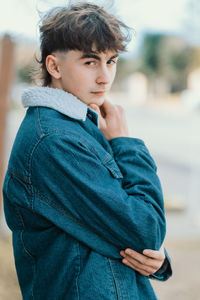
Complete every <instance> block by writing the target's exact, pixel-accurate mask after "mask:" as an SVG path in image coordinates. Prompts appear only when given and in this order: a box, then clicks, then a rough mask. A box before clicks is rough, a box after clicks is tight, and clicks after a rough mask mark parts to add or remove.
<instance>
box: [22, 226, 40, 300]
mask: <svg viewBox="0 0 200 300" xmlns="http://www.w3.org/2000/svg"><path fill="white" fill-rule="evenodd" d="M23 232H24V230H22V231H21V234H20V239H21V243H22V246H23V249H24V251H25V252H26V254H27V255H28V256H29V257H30V258H31V260H32V261H33V268H34V275H35V270H36V265H35V258H34V257H33V255H32V254H31V253H30V252H29V251H28V250H27V249H26V247H25V245H24V240H23ZM34 277H35V276H34ZM33 286H34V283H32V288H31V295H32V297H33V299H34V294H33Z"/></svg>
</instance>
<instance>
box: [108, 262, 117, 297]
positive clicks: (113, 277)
mask: <svg viewBox="0 0 200 300" xmlns="http://www.w3.org/2000/svg"><path fill="white" fill-rule="evenodd" d="M108 262H109V265H110V269H111V273H112V279H113V282H114V287H115V293H116V297H117V300H120V299H119V293H118V286H117V281H116V279H115V275H114V272H113V269H112V265H111V262H110V258H108Z"/></svg>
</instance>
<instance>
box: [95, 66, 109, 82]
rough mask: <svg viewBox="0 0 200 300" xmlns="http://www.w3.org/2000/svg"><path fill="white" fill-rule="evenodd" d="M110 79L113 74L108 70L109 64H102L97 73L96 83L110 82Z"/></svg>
mask: <svg viewBox="0 0 200 300" xmlns="http://www.w3.org/2000/svg"><path fill="white" fill-rule="evenodd" d="M110 80H111V74H110V72H109V70H108V67H107V65H105V66H101V68H100V69H99V71H98V74H97V78H96V83H98V84H109V83H110Z"/></svg>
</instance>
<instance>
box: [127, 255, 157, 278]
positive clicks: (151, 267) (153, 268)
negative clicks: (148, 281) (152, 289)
mask: <svg viewBox="0 0 200 300" xmlns="http://www.w3.org/2000/svg"><path fill="white" fill-rule="evenodd" d="M125 261H128V262H129V264H130V265H132V266H133V267H134V269H135V268H137V269H138V270H142V271H145V272H148V273H150V274H152V273H155V272H156V271H157V270H158V269H159V268H160V266H161V262H158V261H153V262H151V264H149V265H144V264H141V263H140V262H138V261H137V260H134V259H133V258H132V257H130V256H128V255H127V256H126V257H125Z"/></svg>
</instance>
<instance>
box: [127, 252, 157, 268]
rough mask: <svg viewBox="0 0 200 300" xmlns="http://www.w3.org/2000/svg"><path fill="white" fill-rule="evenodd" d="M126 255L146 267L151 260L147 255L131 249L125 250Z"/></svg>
mask: <svg viewBox="0 0 200 300" xmlns="http://www.w3.org/2000/svg"><path fill="white" fill-rule="evenodd" d="M125 253H126V254H127V255H129V256H130V257H132V258H133V259H135V260H137V261H138V262H139V263H141V264H144V265H149V260H151V258H149V257H147V256H146V255H144V254H141V253H139V252H136V251H135V250H132V249H129V248H128V249H126V250H125Z"/></svg>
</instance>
